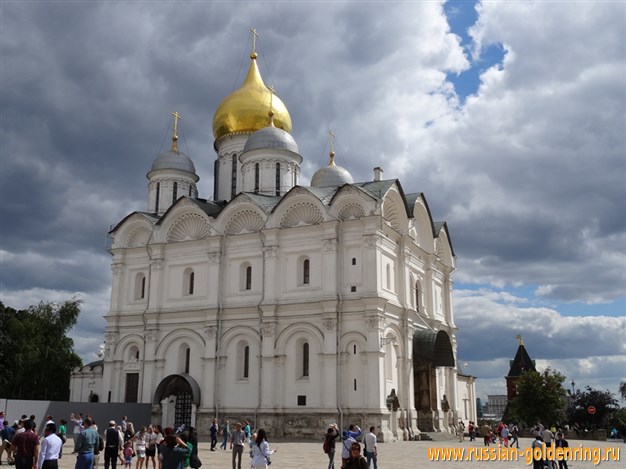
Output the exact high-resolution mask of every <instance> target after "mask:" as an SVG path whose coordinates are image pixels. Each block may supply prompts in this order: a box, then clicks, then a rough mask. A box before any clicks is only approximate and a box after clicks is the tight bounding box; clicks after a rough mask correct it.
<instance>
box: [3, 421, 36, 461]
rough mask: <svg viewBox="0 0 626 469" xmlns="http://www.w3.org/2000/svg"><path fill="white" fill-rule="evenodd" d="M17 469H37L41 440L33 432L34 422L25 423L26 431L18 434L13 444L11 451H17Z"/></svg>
mask: <svg viewBox="0 0 626 469" xmlns="http://www.w3.org/2000/svg"><path fill="white" fill-rule="evenodd" d="M16 450H17V456H16V457H15V469H35V468H36V467H37V459H38V457H39V438H38V437H37V434H36V433H35V432H33V422H32V421H31V420H26V421H25V422H24V431H23V432H22V433H18V434H17V435H15V437H14V438H13V441H12V442H11V449H10V451H11V452H13V451H16Z"/></svg>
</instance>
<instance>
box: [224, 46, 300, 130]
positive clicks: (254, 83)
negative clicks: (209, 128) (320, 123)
mask: <svg viewBox="0 0 626 469" xmlns="http://www.w3.org/2000/svg"><path fill="white" fill-rule="evenodd" d="M250 58H251V59H252V60H251V62H250V69H249V70H248V75H247V76H246V79H245V80H244V82H243V85H241V88H239V89H238V90H235V91H233V92H232V93H231V94H229V95H228V96H226V97H225V98H224V99H223V100H222V102H221V103H220V105H219V106H218V107H217V111H215V115H214V116H213V137H215V140H217V139H218V138H220V137H221V136H222V135H226V134H229V133H232V132H255V131H257V130H259V129H262V128H264V127H267V125H268V113H269V112H270V110H271V111H273V112H274V125H275V126H276V127H278V128H279V129H283V130H285V131H286V132H289V133H291V117H290V116H289V111H287V108H286V107H285V104H284V103H283V102H282V101H281V100H280V98H279V97H278V96H276V95H273V96H272V91H271V90H270V89H269V88H268V87H267V86H265V83H263V79H262V78H261V74H260V73H259V69H258V67H257V64H256V53H254V52H253V53H252V54H251V55H250ZM270 105H271V109H270Z"/></svg>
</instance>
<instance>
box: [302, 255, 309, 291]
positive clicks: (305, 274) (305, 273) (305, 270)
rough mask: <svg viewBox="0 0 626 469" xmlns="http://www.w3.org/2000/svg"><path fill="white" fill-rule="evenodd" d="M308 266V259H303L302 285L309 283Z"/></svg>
mask: <svg viewBox="0 0 626 469" xmlns="http://www.w3.org/2000/svg"><path fill="white" fill-rule="evenodd" d="M310 264H311V262H310V261H309V260H308V259H304V261H303V262H302V284H303V285H308V284H309V282H310Z"/></svg>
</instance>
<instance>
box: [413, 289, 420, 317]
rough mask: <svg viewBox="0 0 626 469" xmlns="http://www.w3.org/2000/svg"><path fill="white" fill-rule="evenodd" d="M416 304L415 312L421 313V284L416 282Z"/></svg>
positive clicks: (414, 300)
mask: <svg viewBox="0 0 626 469" xmlns="http://www.w3.org/2000/svg"><path fill="white" fill-rule="evenodd" d="M413 302H414V304H415V311H417V312H418V313H419V311H420V284H419V282H415V298H414V299H413Z"/></svg>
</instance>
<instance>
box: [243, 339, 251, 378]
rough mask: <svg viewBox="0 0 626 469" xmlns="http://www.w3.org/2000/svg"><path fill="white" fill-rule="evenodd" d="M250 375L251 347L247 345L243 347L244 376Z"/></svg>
mask: <svg viewBox="0 0 626 469" xmlns="http://www.w3.org/2000/svg"><path fill="white" fill-rule="evenodd" d="M249 376H250V347H249V346H248V345H246V346H245V347H244V348H243V377H244V378H248V377H249Z"/></svg>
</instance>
